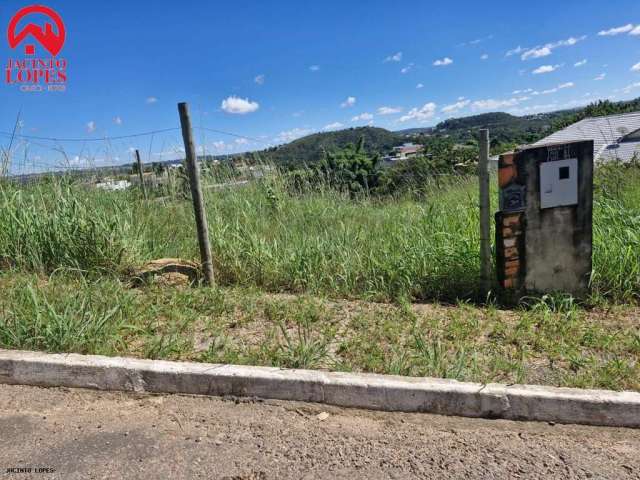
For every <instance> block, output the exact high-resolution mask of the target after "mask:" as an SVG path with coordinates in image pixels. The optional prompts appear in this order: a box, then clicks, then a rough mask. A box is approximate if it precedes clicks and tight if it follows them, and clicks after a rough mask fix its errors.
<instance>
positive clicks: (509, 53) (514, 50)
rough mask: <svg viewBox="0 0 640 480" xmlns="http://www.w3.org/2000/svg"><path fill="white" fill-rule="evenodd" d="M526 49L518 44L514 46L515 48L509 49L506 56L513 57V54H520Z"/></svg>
mask: <svg viewBox="0 0 640 480" xmlns="http://www.w3.org/2000/svg"><path fill="white" fill-rule="evenodd" d="M524 50H525V49H524V48H522V47H521V46H520V45H518V46H517V47H516V48H513V49H511V50H509V51H508V52H507V53H506V54H505V56H507V57H511V56H512V55H519V54H521V53H522V52H524Z"/></svg>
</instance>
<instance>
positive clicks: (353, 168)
mask: <svg viewBox="0 0 640 480" xmlns="http://www.w3.org/2000/svg"><path fill="white" fill-rule="evenodd" d="M379 163H380V157H379V156H378V155H377V154H374V155H370V154H368V153H367V152H366V150H365V139H364V136H362V137H360V140H358V144H357V145H353V144H350V145H347V146H346V147H345V148H342V149H340V150H337V151H335V152H332V153H326V152H325V156H324V158H323V160H322V161H321V162H320V165H319V168H318V171H319V173H320V175H321V176H322V177H324V179H325V180H326V181H327V182H328V183H329V185H330V186H332V187H333V188H337V189H339V190H346V191H348V192H349V193H350V194H351V195H356V194H359V193H363V192H369V191H371V190H372V189H374V188H376V187H377V186H378V181H379V168H378V165H379Z"/></svg>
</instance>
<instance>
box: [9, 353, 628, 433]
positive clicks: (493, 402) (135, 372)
mask: <svg viewBox="0 0 640 480" xmlns="http://www.w3.org/2000/svg"><path fill="white" fill-rule="evenodd" d="M0 383H5V384H20V385H39V386H45V387H60V386H62V387H77V388H94V389H99V390H121V391H136V392H153V393H184V394H196V395H217V396H225V395H232V396H238V397H260V398H268V399H280V400H297V401H303V402H316V403H325V404H329V405H336V406H340V407H356V408H366V409H373V410H386V411H403V412H428V413H436V414H441V415H457V416H463V417H483V418H504V419H508V420H532V421H546V422H558V423H578V424H586V425H600V426H615V427H635V428H638V427H640V393H636V392H612V391H606V390H581V389H573V388H553V387H542V386H532V385H513V386H507V385H501V384H488V385H482V384H478V383H463V382H458V381H455V380H442V379H435V378H412V377H398V376H391V375H373V374H354V373H338V372H336V373H329V372H321V371H313V370H285V369H279V368H271V367H249V366H235V365H215V364H207V363H189V362H167V361H161V360H138V359H132V358H120V357H102V356H95V355H77V354H47V353H41V352H25V351H11V350H0Z"/></svg>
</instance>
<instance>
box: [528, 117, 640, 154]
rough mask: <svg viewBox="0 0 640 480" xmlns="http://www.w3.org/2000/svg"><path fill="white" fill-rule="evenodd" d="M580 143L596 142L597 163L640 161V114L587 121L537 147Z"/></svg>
mask: <svg viewBox="0 0 640 480" xmlns="http://www.w3.org/2000/svg"><path fill="white" fill-rule="evenodd" d="M579 140H593V144H594V145H593V158H594V161H595V162H610V161H614V160H617V161H620V162H624V163H628V162H630V161H631V160H633V159H634V157H635V158H636V159H638V160H640V112H633V113H625V114H622V115H609V116H607V117H593V118H585V119H584V120H580V121H579V122H576V123H574V124H573V125H569V126H568V127H566V128H564V129H563V130H560V131H557V132H556V133H553V134H551V135H549V136H548V137H546V138H543V139H542V140H540V141H538V142H536V143H534V144H533V145H534V146H541V145H547V144H550V143H566V142H572V141H579Z"/></svg>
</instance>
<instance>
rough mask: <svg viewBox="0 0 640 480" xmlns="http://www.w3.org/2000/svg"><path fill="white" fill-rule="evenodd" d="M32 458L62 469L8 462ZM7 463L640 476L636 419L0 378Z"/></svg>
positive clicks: (75, 471) (178, 471)
mask: <svg viewBox="0 0 640 480" xmlns="http://www.w3.org/2000/svg"><path fill="white" fill-rule="evenodd" d="M327 414H328V415H327ZM325 417H326V418H325ZM28 467H31V468H38V467H44V468H50V469H54V470H55V472H53V473H8V472H7V469H11V468H28ZM0 469H1V471H0V479H4V478H13V479H21V480H22V479H27V478H37V479H47V480H48V479H54V478H55V479H65V480H66V479H94V478H95V479H98V478H99V479H103V478H127V479H137V478H142V479H180V478H207V479H217V478H227V479H235V480H239V479H252V480H263V479H282V478H294V479H296V478H303V479H310V478H327V479H333V478H337V479H349V480H355V479H359V478H365V479H367V480H373V479H382V478H447V479H456V478H459V479H465V480H470V479H476V478H491V479H503V478H504V479H513V478H541V479H542V478H544V479H553V478H558V479H573V478H611V479H625V478H634V479H639V478H640V430H626V429H614V428H592V427H579V426H565V425H549V424H546V423H521V422H508V421H502V420H498V421H495V420H494V421H492V420H471V419H463V418H454V417H439V416H435V415H423V414H404V413H381V412H368V411H362V410H348V409H341V408H332V407H323V406H320V405H314V404H304V403H295V402H278V401H264V402H261V401H247V400H244V401H243V400H240V401H237V400H234V399H220V398H203V397H188V396H177V395H174V396H170V395H167V396H164V395H162V396H150V395H133V394H123V393H100V392H94V391H89V390H72V389H41V388H34V387H22V386H6V385H0Z"/></svg>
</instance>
